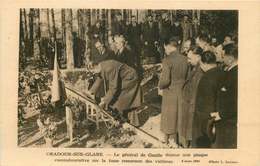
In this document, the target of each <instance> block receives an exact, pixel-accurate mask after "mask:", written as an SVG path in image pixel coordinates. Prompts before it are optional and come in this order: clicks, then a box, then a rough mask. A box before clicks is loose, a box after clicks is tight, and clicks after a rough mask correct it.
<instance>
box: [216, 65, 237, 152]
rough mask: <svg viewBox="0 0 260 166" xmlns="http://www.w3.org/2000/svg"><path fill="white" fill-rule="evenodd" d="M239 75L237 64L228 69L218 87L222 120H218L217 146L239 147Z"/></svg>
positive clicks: (218, 107)
mask: <svg viewBox="0 0 260 166" xmlns="http://www.w3.org/2000/svg"><path fill="white" fill-rule="evenodd" d="M237 76H238V67H237V66H235V67H233V68H232V69H231V70H230V71H226V72H225V77H224V79H223V81H222V82H221V86H220V88H219V89H218V102H217V112H219V114H220V117H221V120H220V121H218V122H216V142H215V145H214V147H215V148H236V147H237V84H238V81H237Z"/></svg>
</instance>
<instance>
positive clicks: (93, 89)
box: [89, 77, 103, 94]
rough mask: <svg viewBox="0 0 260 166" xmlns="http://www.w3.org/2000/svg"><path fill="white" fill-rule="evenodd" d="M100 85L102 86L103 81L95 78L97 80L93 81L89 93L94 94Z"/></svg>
mask: <svg viewBox="0 0 260 166" xmlns="http://www.w3.org/2000/svg"><path fill="white" fill-rule="evenodd" d="M102 84H103V79H102V78H100V77H97V79H96V80H95V82H94V84H93V85H92V86H91V88H90V90H89V91H90V92H91V93H93V94H96V93H97V91H98V90H99V88H100V87H101V85H102Z"/></svg>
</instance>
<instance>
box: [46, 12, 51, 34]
mask: <svg viewBox="0 0 260 166" xmlns="http://www.w3.org/2000/svg"><path fill="white" fill-rule="evenodd" d="M47 26H48V33H49V37H51V26H50V11H49V9H47Z"/></svg>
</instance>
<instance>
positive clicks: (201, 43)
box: [196, 34, 209, 50]
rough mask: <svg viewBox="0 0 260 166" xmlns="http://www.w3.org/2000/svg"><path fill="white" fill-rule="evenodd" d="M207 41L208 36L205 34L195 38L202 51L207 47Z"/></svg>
mask: <svg viewBox="0 0 260 166" xmlns="http://www.w3.org/2000/svg"><path fill="white" fill-rule="evenodd" d="M208 41H209V38H208V35H206V34H203V35H200V36H198V37H197V38H196V44H197V45H198V46H199V47H200V48H202V49H203V50H204V49H205V48H206V47H207V45H208Z"/></svg>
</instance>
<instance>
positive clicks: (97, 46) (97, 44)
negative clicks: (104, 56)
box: [95, 41, 105, 52]
mask: <svg viewBox="0 0 260 166" xmlns="http://www.w3.org/2000/svg"><path fill="white" fill-rule="evenodd" d="M95 47H96V49H97V50H98V51H99V52H103V51H104V50H105V47H104V44H103V43H102V42H101V41H97V42H96V43H95Z"/></svg>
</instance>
